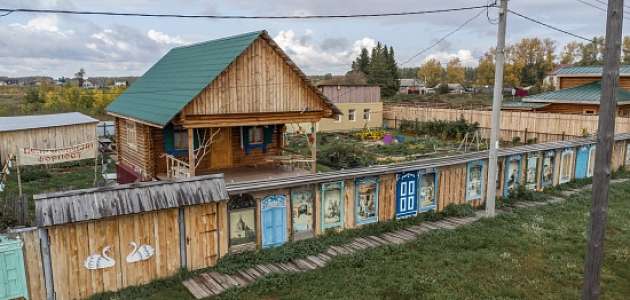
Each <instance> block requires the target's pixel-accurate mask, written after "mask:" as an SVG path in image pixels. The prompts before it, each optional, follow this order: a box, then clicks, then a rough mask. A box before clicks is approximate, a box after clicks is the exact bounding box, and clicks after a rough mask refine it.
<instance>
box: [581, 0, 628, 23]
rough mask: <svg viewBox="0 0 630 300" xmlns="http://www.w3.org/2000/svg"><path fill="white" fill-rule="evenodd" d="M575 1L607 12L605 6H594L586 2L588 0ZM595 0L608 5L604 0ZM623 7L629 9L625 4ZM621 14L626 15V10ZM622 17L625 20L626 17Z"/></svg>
mask: <svg viewBox="0 0 630 300" xmlns="http://www.w3.org/2000/svg"><path fill="white" fill-rule="evenodd" d="M577 1H579V2H581V3H584V4H586V5H588V6H590V7H593V8H596V9H599V10H601V11H603V12H606V13H608V9H606V8H603V7H599V6H595V5H593V4H592V3H588V2H586V1H582V0H577ZM595 2H599V3H601V4H604V5H606V6H608V3H606V2H604V1H601V0H595ZM624 7H625V8H628V9H630V6H627V5H624ZM623 14H624V15H626V16H628V12H627V11H625V10H624V12H623ZM623 18H624V19H625V20H627V19H626V17H623Z"/></svg>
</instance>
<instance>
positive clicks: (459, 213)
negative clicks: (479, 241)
mask: <svg viewBox="0 0 630 300" xmlns="http://www.w3.org/2000/svg"><path fill="white" fill-rule="evenodd" d="M442 214H443V215H444V216H445V217H458V218H463V217H470V216H474V215H475V209H474V208H473V207H472V205H470V204H469V203H464V204H449V205H448V206H446V207H445V208H444V211H442Z"/></svg>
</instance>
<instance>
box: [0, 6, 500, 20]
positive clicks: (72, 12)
mask: <svg viewBox="0 0 630 300" xmlns="http://www.w3.org/2000/svg"><path fill="white" fill-rule="evenodd" d="M493 6H494V5H478V6H465V7H455V8H443V9H434V10H418V11H406V12H391V13H364V14H339V15H306V16H300V15H285V16H273V15H268V16H247V15H189V14H157V13H134V12H114V11H81V10H61V9H32V8H0V12H2V11H3V12H6V15H8V14H11V13H40V14H66V15H101V16H120V17H158V18H193V19H331V18H335V19H341V18H365V17H392V16H411V15H426V14H437V13H449V12H457V11H465V10H474V9H480V8H488V7H493Z"/></svg>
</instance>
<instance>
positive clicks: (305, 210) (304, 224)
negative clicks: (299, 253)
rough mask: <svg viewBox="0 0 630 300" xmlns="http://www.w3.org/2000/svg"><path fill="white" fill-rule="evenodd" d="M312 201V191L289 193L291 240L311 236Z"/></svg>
mask: <svg viewBox="0 0 630 300" xmlns="http://www.w3.org/2000/svg"><path fill="white" fill-rule="evenodd" d="M313 199H315V193H314V192H313V190H312V189H296V190H292V191H291V219H292V221H293V226H292V228H293V239H303V238H309V237H312V236H313Z"/></svg>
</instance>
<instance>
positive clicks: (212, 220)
mask: <svg viewBox="0 0 630 300" xmlns="http://www.w3.org/2000/svg"><path fill="white" fill-rule="evenodd" d="M185 215H186V264H187V266H188V268H189V269H190V270H197V269H202V268H207V267H211V266H214V265H215V264H216V263H217V259H218V254H219V243H218V241H219V232H218V230H217V224H218V220H217V204H216V203H210V204H203V205H195V206H188V207H186V209H185Z"/></svg>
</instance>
